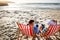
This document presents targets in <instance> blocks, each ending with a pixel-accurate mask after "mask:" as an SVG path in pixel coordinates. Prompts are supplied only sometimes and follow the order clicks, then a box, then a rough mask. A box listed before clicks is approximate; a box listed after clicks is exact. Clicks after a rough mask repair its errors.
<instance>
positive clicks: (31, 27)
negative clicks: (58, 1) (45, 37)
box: [25, 20, 34, 39]
mask: <svg viewBox="0 0 60 40" xmlns="http://www.w3.org/2000/svg"><path fill="white" fill-rule="evenodd" d="M27 25H28V26H29V27H30V33H31V34H30V35H31V36H33V27H34V20H30V21H29V22H28V24H27ZM26 38H28V36H26V37H25V39H26Z"/></svg>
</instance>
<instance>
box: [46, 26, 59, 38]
mask: <svg viewBox="0 0 60 40" xmlns="http://www.w3.org/2000/svg"><path fill="white" fill-rule="evenodd" d="M58 30H60V25H55V26H54V25H53V26H49V28H48V30H47V33H46V34H47V35H46V36H47V37H49V36H51V35H53V34H54V33H56V32H57V31H58Z"/></svg>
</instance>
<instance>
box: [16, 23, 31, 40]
mask: <svg viewBox="0 0 60 40" xmlns="http://www.w3.org/2000/svg"><path fill="white" fill-rule="evenodd" d="M17 25H18V27H19V31H20V32H21V33H22V34H23V35H26V36H28V37H31V36H32V28H31V27H30V26H29V25H24V24H20V23H17ZM18 40H19V34H18Z"/></svg>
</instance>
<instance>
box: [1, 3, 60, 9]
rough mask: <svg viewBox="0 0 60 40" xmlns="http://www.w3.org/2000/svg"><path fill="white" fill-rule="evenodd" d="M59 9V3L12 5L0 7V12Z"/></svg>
mask: <svg viewBox="0 0 60 40" xmlns="http://www.w3.org/2000/svg"><path fill="white" fill-rule="evenodd" d="M25 8H27V9H29V8H35V9H60V3H19V4H16V3H13V4H9V6H0V10H20V9H25Z"/></svg>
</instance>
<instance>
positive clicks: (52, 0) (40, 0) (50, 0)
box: [9, 0, 60, 3]
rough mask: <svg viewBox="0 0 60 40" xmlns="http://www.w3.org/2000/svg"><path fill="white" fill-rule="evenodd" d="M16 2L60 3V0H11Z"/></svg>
mask: <svg viewBox="0 0 60 40" xmlns="http://www.w3.org/2000/svg"><path fill="white" fill-rule="evenodd" d="M9 1H13V2H16V3H60V0H9Z"/></svg>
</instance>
